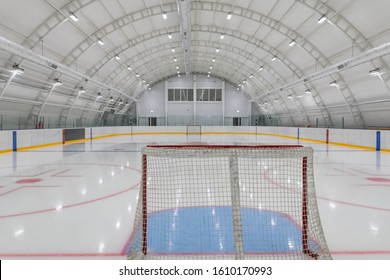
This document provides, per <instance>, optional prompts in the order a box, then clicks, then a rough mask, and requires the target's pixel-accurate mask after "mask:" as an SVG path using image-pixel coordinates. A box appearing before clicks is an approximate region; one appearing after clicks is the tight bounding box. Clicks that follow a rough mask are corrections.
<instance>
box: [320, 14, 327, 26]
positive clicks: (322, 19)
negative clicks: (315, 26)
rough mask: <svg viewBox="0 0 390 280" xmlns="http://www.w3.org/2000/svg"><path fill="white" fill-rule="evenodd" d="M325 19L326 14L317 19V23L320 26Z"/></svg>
mask: <svg viewBox="0 0 390 280" xmlns="http://www.w3.org/2000/svg"><path fill="white" fill-rule="evenodd" d="M327 19H328V17H327V16H326V14H323V15H322V16H321V17H320V18H319V19H318V23H319V24H321V23H323V22H325V21H326V20H327Z"/></svg>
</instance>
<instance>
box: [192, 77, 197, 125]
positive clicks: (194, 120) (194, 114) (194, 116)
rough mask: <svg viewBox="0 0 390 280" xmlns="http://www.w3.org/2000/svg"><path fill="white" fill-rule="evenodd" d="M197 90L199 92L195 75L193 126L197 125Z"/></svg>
mask: <svg viewBox="0 0 390 280" xmlns="http://www.w3.org/2000/svg"><path fill="white" fill-rule="evenodd" d="M196 90H197V83H196V75H194V113H193V124H194V125H196V124H197V123H196Z"/></svg>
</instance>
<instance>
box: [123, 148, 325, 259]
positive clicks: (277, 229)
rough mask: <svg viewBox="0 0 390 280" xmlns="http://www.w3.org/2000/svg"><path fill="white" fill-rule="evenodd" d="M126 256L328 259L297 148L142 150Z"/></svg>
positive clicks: (305, 156)
mask: <svg viewBox="0 0 390 280" xmlns="http://www.w3.org/2000/svg"><path fill="white" fill-rule="evenodd" d="M142 154H143V166H142V183H141V189H140V194H139V199H138V206H137V211H136V217H135V222H134V231H133V236H132V240H131V243H130V246H129V249H128V252H127V253H128V257H129V259H137V258H146V259H331V255H330V253H329V250H328V248H327V244H326V241H325V237H324V233H323V230H322V227H321V222H320V217H319V213H318V210H317V202H316V195H315V189H314V179H313V167H312V165H313V152H312V149H311V148H308V147H303V146H207V145H206V146H203V145H199V146H184V145H183V146H147V147H145V148H143V149H142Z"/></svg>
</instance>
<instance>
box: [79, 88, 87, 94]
mask: <svg viewBox="0 0 390 280" xmlns="http://www.w3.org/2000/svg"><path fill="white" fill-rule="evenodd" d="M86 92H87V91H86V90H85V89H84V88H82V87H81V88H80V90H79V94H82V93H86Z"/></svg>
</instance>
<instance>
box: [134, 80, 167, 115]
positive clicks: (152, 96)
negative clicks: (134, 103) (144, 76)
mask: <svg viewBox="0 0 390 280" xmlns="http://www.w3.org/2000/svg"><path fill="white" fill-rule="evenodd" d="M137 110H138V116H139V117H165V83H164V82H163V83H159V84H157V85H156V86H154V87H153V88H152V89H151V90H147V91H145V92H144V93H143V94H142V96H141V98H140V102H139V104H138V107H137ZM152 111H153V112H152Z"/></svg>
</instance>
